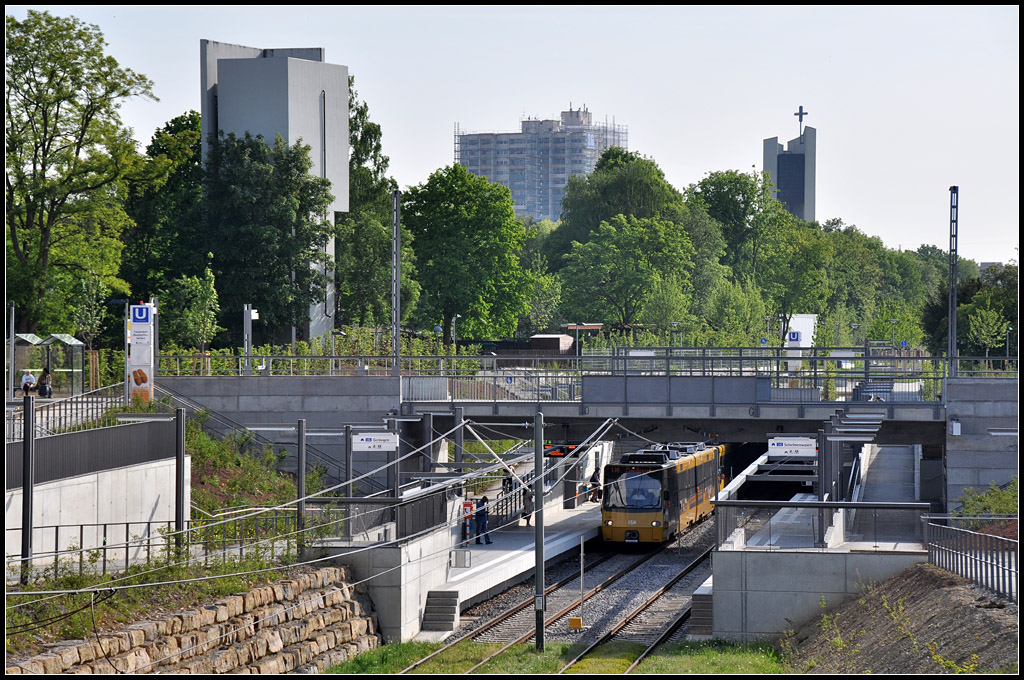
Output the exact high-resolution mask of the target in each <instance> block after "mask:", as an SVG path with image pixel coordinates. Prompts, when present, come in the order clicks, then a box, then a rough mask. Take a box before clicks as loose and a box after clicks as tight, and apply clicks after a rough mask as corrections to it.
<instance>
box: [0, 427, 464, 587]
mask: <svg viewBox="0 0 1024 680" xmlns="http://www.w3.org/2000/svg"><path fill="white" fill-rule="evenodd" d="M459 427H460V425H455V426H454V427H453V428H452V429H450V430H448V431H447V432H445V433H444V434H442V435H439V436H437V437H435V438H434V439H432V440H431V441H429V442H427V443H426V444H424V445H423V446H420V447H418V448H416V449H414V450H413V451H410V452H409V453H407V454H405V455H404V456H401V457H399V458H397V459H396V460H394V461H389V462H387V463H385V464H384V465H381V466H380V467H378V468H375V469H373V470H370V471H369V472H366V473H364V474H362V475H360V476H359V477H355V478H353V479H352V480H351V481H350V482H341V483H339V484H336V485H334V486H332V487H328V488H326V489H322V490H320V491H317V492H315V493H311V494H307V495H306V496H304V497H302V498H296V499H293V500H290V501H286V502H284V503H280V504H278V505H275V506H269V507H266V508H259V509H257V510H254V511H253V512H251V513H249V514H248V515H242V516H240V517H232V518H229V519H224V520H218V521H215V522H211V523H209V524H206V525H204V526H203V529H206V530H208V529H210V528H213V527H217V526H220V525H222V524H228V523H230V522H237V521H239V520H243V519H249V518H250V517H258V516H259V515H262V514H267V513H270V512H274V511H278V510H282V509H285V508H288V507H290V506H293V505H297V504H298V503H300V502H303V501H308V500H310V499H313V498H319V497H320V496H323V495H324V494H328V493H332V492H334V491H338V490H339V489H342V488H344V487H346V486H348V485H350V484H355V483H356V482H358V481H362V480H363V479H366V478H367V477H370V476H372V475H375V474H377V473H379V472H382V471H386V470H387V469H388V468H389V467H391V466H392V465H395V466H396V469H397V465H398V463H400V462H401V461H403V460H405V459H406V458H409V457H410V456H413V455H415V454H417V453H419V452H420V451H422V450H423V449H425V448H427V447H428V446H432V445H433V444H435V443H437V442H438V441H441V440H443V439H444V438H445V437H447V436H448V435H449V434H451V433H452V432H454V431H456V430H457V429H458V428H459ZM192 531H195V529H184V530H182V531H179V532H171V533H167V534H164V536H163V538H165V539H171V538H175V537H177V536H180V535H185V536H187V535H188V534H189V533H190V532H192ZM150 540H151V539H150V538H148V537H147V538H138V539H130V540H127V541H122V542H120V543H106V544H104V545H102V546H91V547H83V548H77V549H74V550H60V551H54V552H47V553H37V554H35V555H33V556H32V557H20V556H19V557H9V558H7V559H6V560H5V564H6V565H7V567H8V568H10V567H11V565H17V564H19V563H21V562H27V561H32V560H36V559H41V558H45V557H53V556H66V555H70V554H77V553H81V552H90V551H95V550H112V549H118V548H128V547H131V546H133V545H136V544H139V545H141V544H143V543H145V542H147V541H150Z"/></svg>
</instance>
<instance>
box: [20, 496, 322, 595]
mask: <svg viewBox="0 0 1024 680" xmlns="http://www.w3.org/2000/svg"><path fill="white" fill-rule="evenodd" d="M296 526H297V525H296V521H295V512H294V511H276V512H273V513H264V514H261V515H258V516H255V517H243V518H237V519H228V520H227V521H224V520H223V519H222V518H209V519H194V520H190V521H188V522H186V531H185V534H184V537H183V539H182V546H183V547H182V548H181V552H182V554H184V555H188V556H191V558H192V559H193V560H196V561H202V562H203V563H204V564H207V565H208V564H210V563H211V561H215V560H223V559H227V558H228V557H235V556H237V557H244V556H245V555H246V554H247V553H252V552H255V551H262V552H263V553H264V554H266V555H268V556H270V557H271V558H274V557H276V556H279V555H283V554H294V553H295V550H296V547H297V544H298V542H299V540H300V537H299V536H298V535H297V534H296V533H295V530H296ZM311 526H312V527H313V529H311V530H310V533H311V534H312V535H315V525H311ZM173 532H174V521H173V520H163V521H143V522H107V523H92V524H70V525H67V524H65V525H49V526H38V527H34V528H33V544H34V545H38V546H40V547H41V548H44V549H46V550H47V551H48V552H38V551H37V552H36V553H35V554H33V556H32V558H31V570H32V572H33V574H34V576H36V577H43V576H49V575H53V576H54V577H57V576H59V575H61V574H67V573H74V572H77V573H79V574H83V573H88V574H104V575H105V574H108V573H111V574H113V573H120V572H124V571H125V570H126V569H127V568H128V567H131V566H136V565H151V566H160V565H163V564H169V563H173V562H176V561H177V560H178V559H179V558H177V557H176V554H177V550H178V549H177V547H176V541H175V537H174V535H173ZM5 541H6V542H7V544H8V545H18V544H19V543H20V541H21V529H6V530H5ZM6 572H7V573H6V578H7V580H8V582H11V581H17V580H18V579H19V578H20V576H21V561H20V560H17V559H9V560H8V561H7V566H6Z"/></svg>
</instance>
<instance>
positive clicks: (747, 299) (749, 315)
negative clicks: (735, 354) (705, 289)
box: [704, 279, 765, 347]
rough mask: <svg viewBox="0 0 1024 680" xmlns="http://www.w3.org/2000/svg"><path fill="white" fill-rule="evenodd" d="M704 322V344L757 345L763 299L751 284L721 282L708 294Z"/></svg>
mask: <svg viewBox="0 0 1024 680" xmlns="http://www.w3.org/2000/svg"><path fill="white" fill-rule="evenodd" d="M704 319H705V323H706V326H707V330H706V334H707V337H706V342H707V344H709V345H712V346H715V347H751V346H757V345H758V344H759V343H760V338H761V337H763V336H764V334H765V327H764V326H765V304H764V300H762V298H761V294H760V291H758V290H757V289H756V288H755V287H754V286H753V284H750V283H746V284H740V283H736V282H734V281H729V280H727V279H725V280H721V281H719V282H718V283H717V284H716V285H715V289H714V290H713V291H712V293H711V296H710V299H709V301H708V307H707V313H706V314H705V317H704Z"/></svg>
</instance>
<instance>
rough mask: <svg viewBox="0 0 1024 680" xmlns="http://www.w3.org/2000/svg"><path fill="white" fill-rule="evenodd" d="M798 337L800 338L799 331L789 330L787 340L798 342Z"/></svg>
mask: <svg viewBox="0 0 1024 680" xmlns="http://www.w3.org/2000/svg"><path fill="white" fill-rule="evenodd" d="M800 338H801V334H800V331H790V332H789V341H790V342H800Z"/></svg>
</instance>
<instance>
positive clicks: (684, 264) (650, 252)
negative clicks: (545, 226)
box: [562, 215, 693, 325]
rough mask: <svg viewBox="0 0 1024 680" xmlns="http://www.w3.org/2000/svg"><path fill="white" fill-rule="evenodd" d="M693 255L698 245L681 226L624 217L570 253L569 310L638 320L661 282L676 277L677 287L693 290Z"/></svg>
mask: <svg viewBox="0 0 1024 680" xmlns="http://www.w3.org/2000/svg"><path fill="white" fill-rule="evenodd" d="M692 259H693V245H692V244H691V243H690V238H689V237H688V236H687V234H686V231H685V230H684V229H683V228H682V227H681V226H679V225H678V224H676V223H674V222H670V221H667V220H658V219H638V218H636V217H633V216H630V217H628V218H627V217H625V216H623V215H618V216H616V217H613V218H612V219H611V220H610V221H608V222H603V223H601V225H600V227H599V228H598V229H597V231H596V232H595V233H593V234H591V237H590V240H588V241H587V242H586V243H579V242H574V243H573V244H572V252H571V253H569V254H568V255H566V256H565V260H566V266H565V269H564V270H563V271H562V286H563V291H564V293H563V295H564V299H565V301H566V309H567V311H568V312H569V315H570V316H573V315H575V317H576V318H578V319H590V320H595V319H600V320H607V321H609V322H614V323H618V324H623V325H625V324H632V323H636V322H638V321H639V320H640V318H641V315H642V314H643V311H644V306H645V304H646V303H647V302H648V301H649V300H650V298H651V296H652V294H654V292H655V290H656V286H657V284H658V283H659V281H661V280H663V279H665V278H669V277H674V281H675V283H674V284H673V285H675V286H676V287H677V288H678V289H679V290H680V291H681V292H682V293H683V294H684V295H687V296H688V295H689V294H690V293H691V291H692V289H691V283H690V279H689V274H688V273H687V271H688V269H689V266H690V264H691V262H692ZM677 320H681V319H677Z"/></svg>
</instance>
